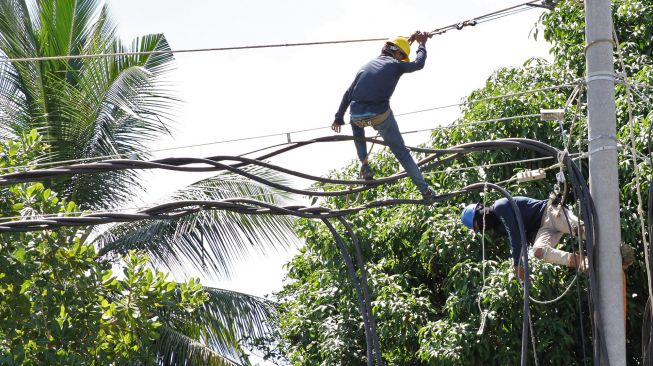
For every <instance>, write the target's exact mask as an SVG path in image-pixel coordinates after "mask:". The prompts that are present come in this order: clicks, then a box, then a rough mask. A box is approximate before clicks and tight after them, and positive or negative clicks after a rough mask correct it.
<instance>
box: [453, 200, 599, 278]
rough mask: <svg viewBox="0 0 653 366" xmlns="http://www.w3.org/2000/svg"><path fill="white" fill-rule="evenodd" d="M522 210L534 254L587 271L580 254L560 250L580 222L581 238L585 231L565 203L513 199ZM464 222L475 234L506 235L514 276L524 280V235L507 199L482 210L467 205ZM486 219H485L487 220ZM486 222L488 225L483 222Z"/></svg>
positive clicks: (547, 260)
mask: <svg viewBox="0 0 653 366" xmlns="http://www.w3.org/2000/svg"><path fill="white" fill-rule="evenodd" d="M514 200H515V203H516V204H517V207H518V208H519V212H520V214H521V218H522V221H523V223H524V231H525V232H526V240H527V241H528V243H529V244H533V249H532V255H533V256H535V257H536V258H539V259H542V260H544V261H545V262H549V263H553V264H557V265H562V266H567V267H570V268H578V269H579V270H581V271H583V272H584V271H586V270H587V258H586V257H585V256H582V255H580V254H579V253H569V252H566V251H564V250H560V249H557V248H556V247H557V246H558V242H559V241H560V238H561V237H562V235H563V234H571V235H576V234H577V233H578V225H579V223H580V230H581V236H582V237H583V238H584V236H585V230H584V226H583V223H582V222H579V220H578V218H577V217H576V216H575V215H574V214H573V213H571V212H570V211H569V210H568V209H567V208H565V207H564V206H563V205H562V204H559V203H557V202H556V201H554V200H551V199H546V200H535V199H532V198H529V197H520V196H517V197H514ZM461 219H462V222H463V224H464V225H465V226H467V227H468V228H470V229H472V230H474V231H475V232H480V231H482V230H483V225H485V230H486V231H489V234H490V235H493V236H495V237H501V236H507V237H508V241H509V242H510V247H511V248H512V259H513V265H514V268H515V274H516V275H517V277H518V278H519V279H520V280H523V279H524V268H523V267H522V266H521V265H520V261H519V260H520V257H521V242H522V241H521V235H520V231H519V227H518V226H517V220H516V219H515V215H514V212H513V209H512V206H511V205H510V201H508V199H507V198H501V199H498V200H496V201H495V202H494V203H493V204H492V206H490V207H483V204H482V203H476V204H470V205H467V206H466V207H465V208H464V209H463V212H462V217H461ZM484 219H485V220H484ZM484 221H485V222H484Z"/></svg>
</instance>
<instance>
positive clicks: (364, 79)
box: [335, 45, 426, 125]
mask: <svg viewBox="0 0 653 366" xmlns="http://www.w3.org/2000/svg"><path fill="white" fill-rule="evenodd" d="M425 62H426V47H425V46H424V45H419V47H418V48H417V57H415V61H413V62H402V61H397V60H395V59H394V58H392V57H390V56H387V55H381V56H379V57H377V58H375V59H373V60H372V61H370V62H369V63H367V65H365V66H363V68H361V69H360V71H358V74H356V78H355V79H354V82H353V83H351V86H350V87H349V89H347V91H346V92H345V95H343V97H342V102H340V108H338V112H336V118H335V122H336V123H338V124H341V125H342V124H344V123H345V120H344V115H345V111H346V110H347V107H350V111H349V112H350V113H351V115H352V116H373V115H377V114H381V113H383V112H385V111H386V110H388V108H390V97H391V96H392V93H394V91H395V87H397V82H399V78H400V77H401V75H403V74H404V73H407V72H413V71H417V70H421V69H422V68H424V63H425Z"/></svg>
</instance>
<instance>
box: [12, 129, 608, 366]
mask: <svg viewBox="0 0 653 366" xmlns="http://www.w3.org/2000/svg"><path fill="white" fill-rule="evenodd" d="M336 137H337V136H334V137H330V138H329V139H326V140H321V139H317V140H313V141H310V143H314V142H316V141H332V140H333V139H334V138H336ZM379 143H382V142H379ZM306 145H308V143H306V144H301V143H298V144H297V145H296V146H295V147H291V148H284V149H280V150H279V151H277V152H275V154H280V153H283V152H286V151H290V150H292V149H293V148H296V147H298V146H306ZM505 148H514V149H517V148H523V149H527V150H531V151H534V152H537V153H540V154H543V155H548V156H550V157H554V158H557V157H558V154H559V150H558V149H556V148H554V147H552V146H550V145H547V144H545V143H542V142H539V141H534V140H529V139H525V138H509V139H503V140H498V141H480V142H471V143H466V144H461V145H458V146H455V147H453V148H449V149H415V150H416V151H425V152H431V153H432V154H433V155H432V156H429V157H427V158H425V159H423V160H422V161H420V164H426V163H430V164H428V165H427V166H429V165H430V166H432V165H434V164H441V163H443V162H448V161H451V160H452V159H454V158H457V157H459V156H460V155H462V154H467V153H475V152H482V151H487V150H496V149H505ZM444 154H450V155H451V156H450V157H449V158H443V159H440V160H439V161H436V162H433V160H435V158H437V157H439V156H442V155H444ZM219 158H220V159H222V158H224V157H219ZM229 158H233V157H229ZM198 160H200V161H202V162H206V161H208V162H209V164H210V165H214V166H212V167H210V168H205V167H202V168H200V169H204V170H200V171H205V170H206V169H213V170H215V168H216V166H217V167H219V168H221V169H226V170H229V171H233V172H234V173H237V174H240V175H242V176H245V177H247V178H251V179H254V180H256V181H258V182H261V183H263V184H268V185H269V186H271V187H275V188H280V189H283V190H287V191H289V192H295V191H299V192H302V193H304V192H308V191H302V190H293V189H289V188H288V187H285V186H282V185H278V184H274V183H273V182H269V181H267V180H265V179H263V178H260V177H257V176H256V175H254V174H251V173H247V172H246V171H244V170H243V169H240V168H236V165H239V164H240V166H244V165H246V164H245V163H237V164H235V165H227V164H221V163H218V162H217V161H213V160H210V159H169V160H167V161H166V162H168V163H170V165H169V166H168V167H172V168H174V169H175V170H183V169H182V167H180V166H179V165H182V163H184V164H185V163H188V162H189V161H190V162H193V163H194V162H196V161H198ZM216 160H219V159H217V158H216ZM233 160H235V161H238V159H233ZM564 160H565V164H566V165H567V169H568V171H569V172H570V176H571V181H572V184H573V187H574V190H575V194H576V197H579V199H580V205H581V208H582V211H581V212H582V213H586V214H587V215H588V216H587V217H585V218H583V219H584V220H583V221H584V223H585V225H586V226H585V228H586V240H587V251H588V259H589V275H590V291H591V294H592V296H593V297H596V296H597V295H598V292H599V288H598V286H597V275H596V272H595V268H594V260H593V258H594V242H595V229H594V222H595V221H596V213H595V212H594V210H593V203H592V200H591V197H590V195H589V188H588V186H587V182H586V180H585V178H584V177H583V175H582V174H581V172H580V169H579V168H578V166H576V165H575V164H574V163H573V161H572V159H571V158H570V157H569V155H566V154H565V155H564ZM139 163H146V164H152V165H148V166H147V167H146V168H148V169H151V168H154V167H157V168H159V167H163V166H164V165H165V164H162V162H161V161H156V162H139ZM248 163H252V164H262V162H261V161H257V160H255V159H250V161H248ZM89 165H91V166H92V167H93V169H89V167H88V166H81V167H78V168H80V169H81V172H84V173H89V172H95V171H97V170H98V169H99V170H100V171H112V170H123V169H130V168H138V167H139V164H136V162H133V161H127V162H126V161H121V162H119V166H113V167H112V166H111V164H89ZM140 167H141V168H142V166H140ZM189 169H191V171H195V170H194V169H195V168H189ZM47 171H48V170H46V171H40V172H39V171H36V173H37V174H38V175H37V176H31V177H30V176H27V175H25V174H27V173H31V172H25V173H15V174H22V175H21V176H17V175H13V177H12V178H13V179H7V175H5V176H2V179H3V180H2V184H4V185H7V184H14V183H18V182H21V181H26V180H27V181H31V180H36V179H44V178H45V177H48V175H49V174H52V170H49V172H47ZM44 172H45V173H44ZM56 173H57V175H58V176H59V175H64V174H68V175H71V174H77V172H75V170H74V169H73V168H70V169H68V170H62V169H59V170H58V171H57V172H56ZM297 175H302V176H307V175H305V174H300V173H297ZM401 177H403V176H402V175H401V174H396V175H395V176H393V177H389V178H384V179H381V180H380V181H381V182H379V183H376V185H380V184H384V183H388V182H392V181H395V180H397V179H400V178H401ZM349 183H352V182H349ZM376 185H375V186H376ZM485 187H490V188H492V189H495V190H498V191H499V192H500V193H502V194H503V195H504V196H505V197H507V198H508V199H509V201H510V202H511V206H512V208H513V212H515V213H516V214H517V213H519V208H518V207H517V206H516V204H515V203H514V200H512V197H511V196H510V194H509V193H508V192H507V191H506V190H505V189H503V188H501V187H500V186H498V185H496V184H492V183H476V184H472V185H469V186H467V187H464V188H462V189H460V190H457V191H452V192H447V193H443V194H441V195H438V196H436V198H435V200H434V203H435V202H442V201H445V200H448V199H450V198H452V197H454V196H456V195H460V194H465V193H468V192H471V191H474V190H479V189H485ZM370 188H371V187H370V186H369V185H368V186H366V187H362V188H359V189H360V190H366V189H370ZM319 193H321V194H322V195H327V194H326V193H333V192H310V193H309V194H310V195H318V194H319ZM349 193H350V191H344V193H337V195H342V194H349ZM400 204H422V201H421V200H411V199H389V200H382V201H373V202H368V203H366V204H364V205H361V206H357V207H353V208H345V209H340V210H331V209H328V208H325V207H305V206H285V207H282V206H277V205H273V204H270V203H265V202H260V201H256V200H252V199H243V198H232V199H226V200H220V201H201V200H200V201H198V200H186V201H177V202H169V203H164V204H161V205H157V206H154V207H151V208H148V209H145V210H142V211H139V212H136V213H131V214H130V213H104V214H89V215H86V216H81V217H66V216H62V217H52V218H48V219H41V220H23V221H11V222H5V223H2V224H0V232H25V231H35V230H49V229H54V228H56V227H62V226H88V225H99V224H106V223H113V222H130V221H136V220H169V219H176V218H180V217H183V216H187V215H191V214H194V213H197V212H199V211H200V210H207V209H216V210H224V211H229V212H235V213H240V214H250V215H263V214H269V215H291V216H296V217H304V218H310V219H328V218H342V217H344V216H347V215H351V214H354V213H356V212H360V211H362V210H367V209H371V208H379V207H389V206H395V205H400ZM516 219H517V223H518V227H519V230H520V232H521V233H522V249H521V250H522V257H523V263H524V276H525V285H524V319H523V328H522V352H521V354H522V359H521V364H522V365H525V364H526V361H527V355H528V352H527V349H528V333H529V331H528V316H529V308H528V307H529V285H528V278H529V269H528V244H527V242H526V240H525V235H524V226H523V222H522V221H521V216H520V215H518V214H517V215H516ZM106 252H107V248H106V247H105V248H102V249H101V250H100V252H99V255H103V254H106ZM590 313H591V314H593V315H594V322H593V334H594V339H596V340H597V345H596V346H595V347H598V348H597V349H595V355H598V354H599V353H600V352H601V351H602V350H604V349H605V339H604V337H603V336H602V332H601V331H600V329H599V328H598V327H597V324H600V323H601V321H600V317H601V312H600V311H599V309H594V305H593V302H592V301H590Z"/></svg>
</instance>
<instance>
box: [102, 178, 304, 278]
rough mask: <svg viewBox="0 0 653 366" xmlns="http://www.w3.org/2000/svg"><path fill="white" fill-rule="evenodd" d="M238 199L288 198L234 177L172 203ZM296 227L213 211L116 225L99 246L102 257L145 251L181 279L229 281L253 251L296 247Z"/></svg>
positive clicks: (208, 182) (285, 220)
mask: <svg viewBox="0 0 653 366" xmlns="http://www.w3.org/2000/svg"><path fill="white" fill-rule="evenodd" d="M252 172H254V173H255V174H258V175H260V176H263V177H265V178H266V179H269V180H271V181H275V182H278V183H282V184H287V182H286V179H285V177H284V176H283V175H280V174H278V173H276V172H271V171H268V170H266V169H258V168H257V169H253V170H252ZM234 197H252V198H254V199H258V200H261V201H264V202H269V203H275V204H278V203H280V200H282V199H283V197H284V195H282V194H278V193H277V192H274V191H273V190H271V189H270V188H268V187H266V186H262V185H260V184H258V183H255V182H252V181H249V180H246V179H243V178H242V177H240V176H237V175H234V174H232V173H222V174H218V175H217V176H215V177H212V178H209V179H205V180H201V181H199V182H196V183H194V184H192V185H190V186H188V187H185V188H183V189H181V190H179V191H177V192H175V193H173V194H172V195H171V196H170V197H169V198H168V199H166V201H177V200H221V199H226V198H234ZM292 223H293V220H292V218H289V217H283V216H275V215H241V214H236V213H232V212H223V211H214V210H207V211H200V212H198V213H196V214H193V215H189V216H186V217H183V218H180V219H177V220H170V221H141V222H135V223H127V224H119V225H115V226H112V227H110V228H109V229H108V230H106V231H105V232H103V233H101V234H100V235H99V236H98V237H97V238H96V244H97V245H98V247H99V248H100V255H105V254H112V253H113V254H122V253H125V252H126V251H128V250H130V249H140V250H144V251H146V252H147V253H148V255H149V256H150V259H151V260H152V262H153V264H154V265H155V266H158V267H164V268H166V269H168V270H170V271H173V272H176V273H189V272H190V269H195V270H196V271H200V272H202V273H206V274H207V275H209V276H216V275H217V276H219V277H229V275H230V273H231V271H232V270H233V268H234V266H235V265H236V264H237V263H238V262H239V261H241V260H242V259H243V258H245V257H246V256H247V255H248V254H249V253H250V252H251V250H257V251H259V252H260V253H267V252H269V250H270V249H272V250H274V249H275V248H277V247H278V246H279V245H281V246H287V245H288V244H290V243H293V242H295V240H296V237H295V235H294V233H293V230H292ZM189 267H191V268H189Z"/></svg>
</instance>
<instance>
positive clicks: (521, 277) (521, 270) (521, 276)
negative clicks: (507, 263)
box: [513, 266, 524, 282]
mask: <svg viewBox="0 0 653 366" xmlns="http://www.w3.org/2000/svg"><path fill="white" fill-rule="evenodd" d="M513 269H514V270H515V276H517V279H519V282H524V267H522V266H515V267H513Z"/></svg>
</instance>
